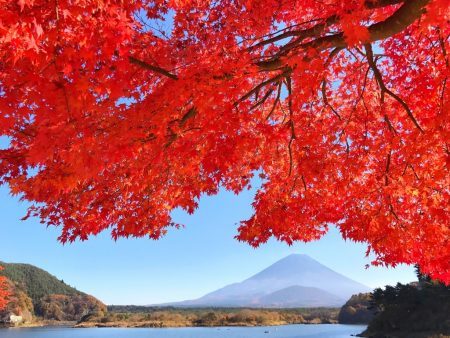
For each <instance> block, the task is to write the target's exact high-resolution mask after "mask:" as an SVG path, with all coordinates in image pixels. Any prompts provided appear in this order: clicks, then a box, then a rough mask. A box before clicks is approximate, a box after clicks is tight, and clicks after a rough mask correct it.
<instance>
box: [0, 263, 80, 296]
mask: <svg viewBox="0 0 450 338" xmlns="http://www.w3.org/2000/svg"><path fill="white" fill-rule="evenodd" d="M0 265H1V266H3V267H4V270H3V271H2V272H0V273H1V274H2V275H3V276H6V277H7V278H8V279H9V280H10V281H12V282H14V284H16V286H18V287H20V288H21V289H22V290H23V291H25V292H26V293H27V295H28V296H29V297H30V298H31V299H32V300H33V302H37V301H39V300H40V299H41V298H42V297H44V296H48V295H54V294H57V295H67V296H73V295H84V293H82V292H80V291H78V290H77V289H75V288H73V287H71V286H70V285H67V284H66V283H64V281H63V280H59V279H58V278H56V277H55V276H53V275H51V274H50V273H48V272H47V271H45V270H42V269H40V268H38V267H35V266H33V265H30V264H17V263H3V262H0Z"/></svg>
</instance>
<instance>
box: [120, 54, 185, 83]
mask: <svg viewBox="0 0 450 338" xmlns="http://www.w3.org/2000/svg"><path fill="white" fill-rule="evenodd" d="M128 60H129V61H130V63H132V64H135V65H137V66H140V67H142V68H144V69H147V70H151V71H152V72H154V73H158V74H161V75H164V76H166V77H168V78H171V79H172V80H178V76H176V75H175V74H172V73H171V72H169V71H168V70H166V69H164V68H161V67H158V66H154V65H151V64H149V63H147V62H145V61H142V60H139V59H137V58H135V57H134V56H130V57H128Z"/></svg>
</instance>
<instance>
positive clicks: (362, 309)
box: [338, 293, 375, 324]
mask: <svg viewBox="0 0 450 338" xmlns="http://www.w3.org/2000/svg"><path fill="white" fill-rule="evenodd" d="M371 301H372V295H371V294H370V293H360V294H357V295H353V296H352V297H351V298H350V299H349V300H348V301H347V302H346V303H345V305H344V306H343V307H342V308H341V310H340V311H339V316H338V320H339V323H340V324H368V323H370V321H371V320H372V319H373V317H374V316H375V309H374V308H373V307H372V304H371Z"/></svg>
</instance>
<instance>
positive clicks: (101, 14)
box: [0, 0, 450, 283]
mask: <svg viewBox="0 0 450 338" xmlns="http://www.w3.org/2000/svg"><path fill="white" fill-rule="evenodd" d="M0 4H1V6H0V18H1V21H0V60H1V61H0V112H1V114H0V133H1V135H4V136H7V137H8V138H9V140H10V144H9V146H8V147H7V148H6V149H3V150H0V161H1V162H0V178H1V182H3V183H7V184H9V186H10V189H11V191H12V193H14V194H19V195H20V196H22V198H23V199H24V200H27V201H31V202H33V206H32V207H31V208H30V210H29V215H31V216H38V217H40V218H41V220H42V222H43V223H46V224H48V225H54V226H61V227H62V234H61V237H60V239H61V241H63V242H66V241H73V240H76V239H82V240H85V239H87V238H88V237H89V236H90V235H96V234H98V233H99V232H101V231H103V230H105V229H108V228H109V229H110V230H111V232H112V235H113V237H114V238H117V237H119V236H126V237H127V236H149V237H151V238H154V239H157V238H159V237H160V236H161V235H163V234H164V233H165V232H166V231H167V227H169V226H176V227H178V226H180V225H179V224H175V223H174V222H173V220H172V219H171V216H170V214H171V211H172V210H174V209H176V208H183V209H185V210H187V211H188V212H190V213H192V212H194V210H195V209H196V207H197V203H198V200H199V198H200V196H201V195H202V194H215V193H217V192H218V190H219V188H220V187H224V188H226V189H228V190H231V191H234V192H236V193H239V192H240V191H242V190H243V189H247V188H249V186H250V182H251V180H252V177H253V176H254V175H261V177H263V183H262V186H261V187H260V188H259V190H258V192H257V195H256V197H255V201H254V203H253V206H254V215H253V216H252V217H251V218H250V219H249V220H246V221H243V222H242V223H241V226H240V227H239V235H238V236H237V237H238V239H239V240H244V241H247V242H249V243H250V244H252V245H254V246H257V245H260V244H261V243H264V242H266V241H267V240H268V239H269V238H270V237H275V238H276V239H278V240H282V241H285V242H287V243H289V244H291V243H293V242H294V241H311V240H316V239H319V238H320V237H321V236H322V235H323V234H324V233H325V232H326V231H327V226H328V224H330V223H334V224H336V225H337V226H338V228H339V229H340V231H341V233H342V235H343V237H344V238H346V239H351V240H353V241H358V242H365V243H367V244H368V247H369V249H368V252H372V253H373V254H375V256H376V260H375V261H374V264H386V265H395V264H398V263H407V264H414V263H418V264H420V266H421V268H422V270H423V271H424V272H425V273H428V274H430V275H431V276H433V277H434V278H439V279H441V280H442V281H445V282H447V283H449V282H450V224H449V223H450V222H449V218H450V216H449V215H450V212H449V201H450V188H449V186H450V184H449V183H450V174H449V169H450V148H449V147H450V145H449V140H450V134H449V130H450V119H449V109H450V97H449V96H450V91H449V87H450V84H449V83H448V82H449V80H448V77H449V75H450V66H449V55H448V54H449V52H450V48H449V35H450V25H449V24H448V18H449V6H448V1H447V0H403V1H402V0H351V1H348V0H345V1H344V0H330V1H325V2H324V1H313V0H302V1H299V0H293V1H280V0H258V1H253V0H233V1H230V0H219V1H214V2H212V1H206V0H198V1H197V0H196V1H193V0H183V1H182V0H171V1H167V0H148V1H147V0H141V1H126V0H125V1H116V0H108V1H104V0H70V1H68V0H57V1H56V2H55V1H50V2H48V1H43V0H33V1H29V0H20V1H19V2H14V1H6V0H0Z"/></svg>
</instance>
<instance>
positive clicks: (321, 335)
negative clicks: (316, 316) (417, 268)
mask: <svg viewBox="0 0 450 338" xmlns="http://www.w3.org/2000/svg"><path fill="white" fill-rule="evenodd" d="M365 328H366V326H364V325H328V324H320V325H285V326H277V327H250V328H246V327H231V328H230V327H226V328H225V327H220V328H176V329H144V328H142V329H116V328H93V329H72V328H29V329H28V328H20V329H18V328H11V329H0V338H128V337H129V338H348V337H351V335H355V334H358V333H361V332H362V331H364V329H365Z"/></svg>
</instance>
